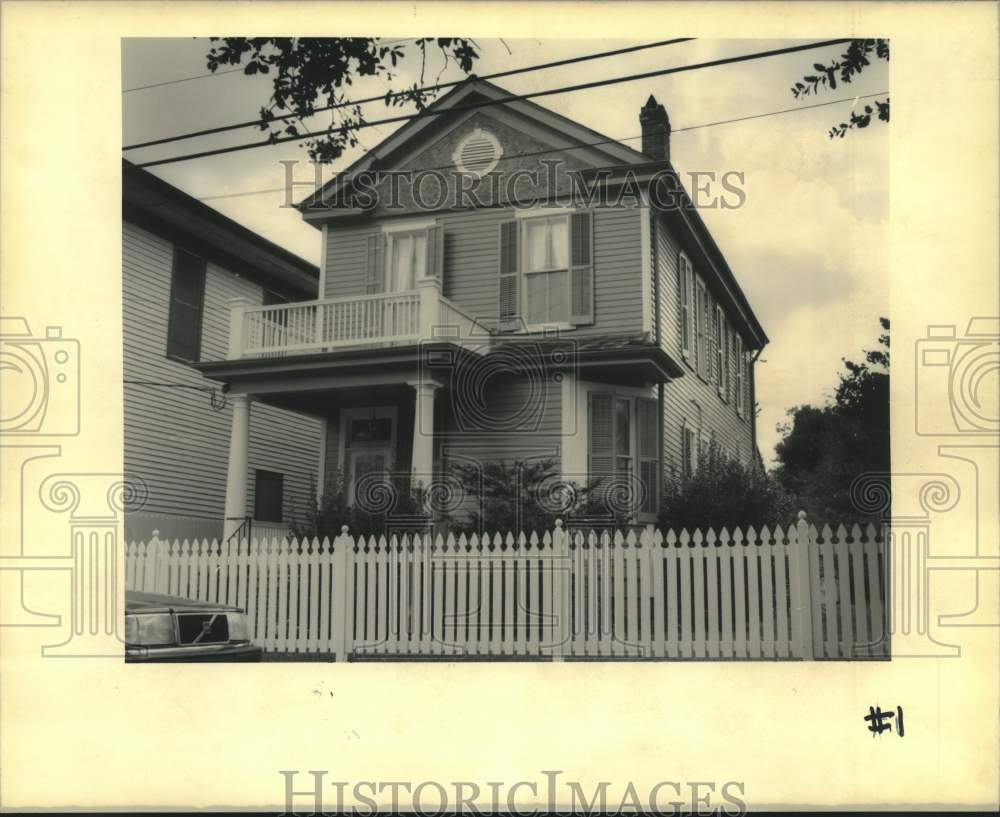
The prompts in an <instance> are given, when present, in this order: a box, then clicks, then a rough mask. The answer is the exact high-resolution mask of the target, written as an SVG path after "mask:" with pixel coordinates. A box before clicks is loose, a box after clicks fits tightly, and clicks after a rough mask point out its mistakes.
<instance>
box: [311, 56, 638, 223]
mask: <svg viewBox="0 0 1000 817" xmlns="http://www.w3.org/2000/svg"><path fill="white" fill-rule="evenodd" d="M503 100H510V101H506V102H505V101H503ZM488 107H502V108H503V109H505V110H507V111H510V112H511V113H513V114H514V115H516V116H521V117H524V118H526V119H529V120H535V121H537V122H539V123H540V124H541V125H543V126H545V125H547V126H548V127H549V128H550V129H551V130H552V132H553V135H558V136H559V137H562V139H564V140H565V142H566V144H565V145H563V147H564V148H565V147H570V146H574V147H575V146H580V145H587V146H588V150H589V151H590V152H591V153H592V155H593V156H594V157H595V161H594V164H595V166H599V165H601V164H615V165H618V164H636V163H644V162H648V161H649V157H648V156H646V155H645V154H643V153H640V152H639V151H637V150H635V148H631V147H629V146H628V145H624V144H622V143H621V142H618V141H617V140H614V139H611V138H610V137H608V136H606V135H604V134H602V133H599V132H597V131H595V130H592V129H590V128H588V127H586V126H585V125H581V124H580V123H579V122H575V121H573V120H572V119H569V118H568V117H565V116H563V115H562V114H559V113H556V112H555V111H552V110H549V109H548V108H543V107H542V106H541V105H539V104H537V103H536V102H532V101H531V100H530V99H519V98H518V97H517V95H516V94H512V93H511V92H510V91H507V90H505V89H504V88H501V87H500V86H498V85H494V84H493V83H492V82H487V81H486V80H483V79H479V78H478V77H477V76H475V75H474V74H473V75H470V76H469V77H468V78H467V79H466V80H465V81H463V82H461V83H460V84H458V85H456V86H455V87H454V88H452V89H451V90H450V91H448V93H446V94H445V95H444V96H442V97H440V98H439V99H436V100H435V101H434V102H432V103H431V104H430V105H428V106H427V108H426V109H425V110H424V111H423V112H422V113H421V114H419V115H417V116H415V117H414V118H413V119H410V120H409V121H407V122H406V123H405V124H403V126H402V127H400V128H399V129H398V130H396V131H395V132H394V133H392V134H390V135H389V136H387V137H386V138H385V139H383V140H382V141H381V142H379V143H378V144H377V145H375V147H373V148H372V149H371V150H369V151H368V152H367V153H365V154H364V155H363V156H361V157H360V158H358V159H356V160H355V161H354V162H352V163H351V164H350V165H349V166H348V167H347V168H346V169H345V170H344V171H343V172H342V173H338V174H337V175H336V176H335V177H334V178H332V179H331V180H330V181H328V182H327V183H326V184H324V185H323V187H322V188H320V189H319V190H318V191H315V192H313V193H311V194H310V195H309V196H307V197H306V198H305V199H303V200H302V201H300V202H299V203H298V204H296V205H295V206H296V207H297V208H298V209H299V210H300V211H301V212H302V213H303V218H305V219H306V220H307V221H308V220H310V218H309V213H308V210H309V209H310V208H311V207H315V206H316V205H318V204H320V203H321V202H323V201H324V200H325V199H327V197H329V196H330V195H332V194H333V193H334V191H336V190H337V189H338V188H339V187H340V185H342V184H343V183H344V182H346V181H348V180H349V179H350V178H351V177H352V176H354V175H356V174H358V173H362V172H364V171H366V170H379V169H383V170H384V169H386V162H388V161H390V160H391V159H392V158H393V157H394V156H397V155H398V154H399V153H402V152H403V151H404V150H405V148H406V145H407V144H408V143H411V142H412V141H414V140H415V139H417V138H418V137H421V136H424V135H426V134H427V133H428V132H433V130H434V126H435V125H439V126H441V125H443V124H444V121H445V120H446V119H449V118H450V117H448V116H447V114H449V113H454V114H458V115H459V116H461V114H462V113H466V112H474V111H476V110H482V109H483V108H488ZM593 142H601V143H602V144H599V145H593V144H591V143H593ZM556 149H558V148H556ZM598 157H600V158H598Z"/></svg>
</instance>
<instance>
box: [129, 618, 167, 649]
mask: <svg viewBox="0 0 1000 817" xmlns="http://www.w3.org/2000/svg"><path fill="white" fill-rule="evenodd" d="M125 643H126V644H141V645H143V646H147V647H151V646H154V645H158V644H173V643H174V617H173V616H172V615H170V613H153V614H148V615H131V614H126V615H125Z"/></svg>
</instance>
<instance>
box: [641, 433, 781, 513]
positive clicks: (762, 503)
mask: <svg viewBox="0 0 1000 817" xmlns="http://www.w3.org/2000/svg"><path fill="white" fill-rule="evenodd" d="M795 510H796V509H795V508H794V506H793V503H792V501H791V500H790V499H789V497H788V496H787V495H786V494H785V493H784V491H783V490H782V489H781V486H780V485H779V484H778V483H777V481H776V480H775V479H774V478H772V477H771V476H770V475H769V474H768V473H767V472H766V471H764V470H763V469H762V468H759V467H757V466H755V465H744V464H743V463H741V462H739V461H737V460H733V459H729V458H728V457H726V456H725V455H724V454H723V453H722V451H721V450H720V449H719V447H718V446H717V445H716V444H714V443H713V444H712V445H710V446H709V448H708V451H707V452H705V453H704V454H702V455H701V456H700V457H699V460H698V468H697V470H696V471H695V472H694V473H693V474H691V475H690V476H686V477H683V476H679V475H676V474H675V475H673V476H672V477H671V478H670V479H667V480H666V485H665V486H664V493H663V497H662V501H661V503H660V514H659V520H658V522H659V525H660V527H661V529H663V530H666V529H668V528H673V529H674V530H680V529H681V528H686V529H687V530H689V531H691V530H694V529H695V528H701V529H702V530H705V529H706V528H709V527H711V528H713V529H715V530H716V531H718V530H719V529H720V528H723V527H725V528H729V529H730V530H732V529H733V528H735V527H740V528H743V529H744V530H745V529H746V528H747V527H749V526H750V525H753V526H754V527H756V528H759V527H760V526H762V525H769V526H773V525H776V524H780V525H782V526H784V525H788V524H791V523H792V522H794V521H795Z"/></svg>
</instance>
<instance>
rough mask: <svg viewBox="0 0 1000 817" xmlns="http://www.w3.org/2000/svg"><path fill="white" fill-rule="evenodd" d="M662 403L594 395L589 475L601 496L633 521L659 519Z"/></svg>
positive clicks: (590, 413)
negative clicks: (654, 516)
mask: <svg viewBox="0 0 1000 817" xmlns="http://www.w3.org/2000/svg"><path fill="white" fill-rule="evenodd" d="M659 416H660V413H659V403H658V402H657V401H656V400H652V399H648V398H644V397H632V396H623V395H620V394H615V393H614V392H604V391H592V392H590V393H589V400H588V430H587V436H588V442H589V465H588V475H589V477H590V479H591V480H596V481H599V483H598V488H597V490H598V495H599V496H601V497H603V498H604V499H606V500H607V501H608V502H609V503H612V504H613V505H614V506H615V510H616V512H617V511H623V512H628V513H630V514H631V515H632V516H635V517H638V516H639V515H648V514H656V512H657V509H658V506H659V498H660V456H659V449H660V447H659Z"/></svg>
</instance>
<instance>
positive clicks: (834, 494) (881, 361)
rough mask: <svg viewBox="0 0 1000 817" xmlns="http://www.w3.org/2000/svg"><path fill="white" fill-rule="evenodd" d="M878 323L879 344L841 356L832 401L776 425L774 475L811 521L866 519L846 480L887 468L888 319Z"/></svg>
mask: <svg viewBox="0 0 1000 817" xmlns="http://www.w3.org/2000/svg"><path fill="white" fill-rule="evenodd" d="M880 323H881V325H882V330H883V331H882V334H881V335H880V336H879V348H878V349H875V350H871V351H867V352H865V356H864V360H863V362H855V361H851V360H844V368H845V369H846V372H844V373H842V374H841V375H840V383H839V384H838V386H837V389H836V392H835V395H834V402H833V404H832V405H827V406H822V407H816V406H799V407H797V408H795V409H793V410H791V411H790V412H789V415H790V418H791V421H790V422H789V423H788V424H786V425H784V426H782V427H781V429H780V430H781V431H782V432H783V434H784V437H783V439H782V440H781V441H780V442H779V443H778V445H777V446H776V448H775V451H776V454H777V458H778V463H779V465H778V468H777V469H776V476H777V478H778V480H779V482H780V483H781V485H782V486H783V488H784V489H785V491H786V492H787V493H788V494H789V495H790V496H792V497H794V498H795V501H796V504H797V505H799V506H801V507H802V508H803V509H804V510H806V511H807V512H808V513H809V515H810V517H811V518H812V519H813V521H826V522H841V521H848V520H855V519H857V520H862V521H864V520H865V519H868V518H869V517H867V516H866V515H865V514H864V513H861V512H860V511H859V509H858V507H857V506H856V505H855V504H854V502H852V500H851V491H850V489H851V484H852V483H853V482H854V480H855V479H856V478H857V477H859V476H860V475H862V474H866V473H888V472H889V464H890V448H889V320H888V319H887V318H881V319H880ZM871 521H876V520H874V519H871Z"/></svg>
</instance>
